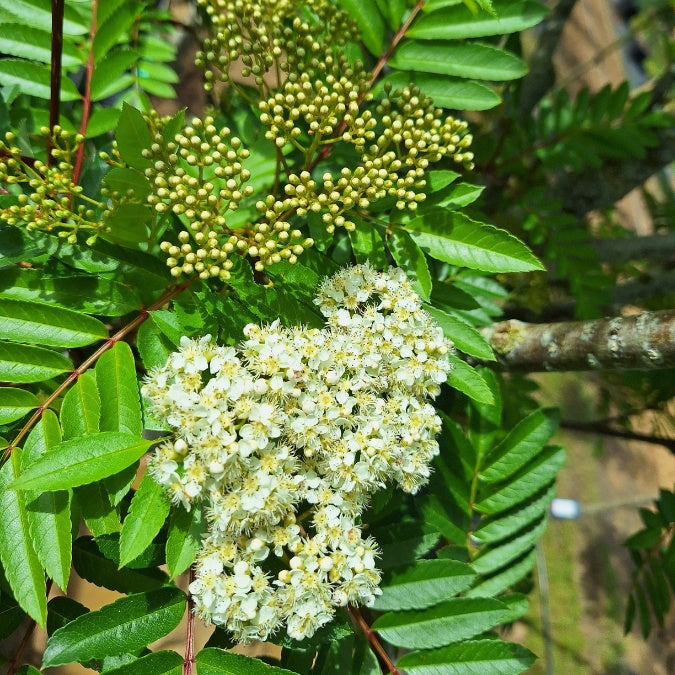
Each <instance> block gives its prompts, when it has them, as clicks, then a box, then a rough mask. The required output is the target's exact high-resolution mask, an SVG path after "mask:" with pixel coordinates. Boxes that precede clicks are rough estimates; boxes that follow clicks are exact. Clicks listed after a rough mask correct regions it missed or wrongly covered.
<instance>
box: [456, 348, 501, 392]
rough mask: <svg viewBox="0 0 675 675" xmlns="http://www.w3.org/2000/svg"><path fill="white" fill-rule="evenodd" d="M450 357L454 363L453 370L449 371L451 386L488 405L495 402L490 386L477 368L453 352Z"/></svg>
mask: <svg viewBox="0 0 675 675" xmlns="http://www.w3.org/2000/svg"><path fill="white" fill-rule="evenodd" d="M448 358H449V359H450V363H451V364H452V370H451V371H450V372H449V373H448V384H449V385H450V386H451V387H454V388H455V389H457V390H458V391H461V392H462V393H463V394H466V395H467V396H468V397H469V398H472V399H473V400H474V401H478V402H479V403H486V404H488V405H490V404H492V403H494V396H493V394H492V391H491V390H490V387H488V385H487V384H486V383H485V380H484V379H483V377H482V376H481V374H480V373H479V372H478V371H477V370H476V369H475V368H473V367H472V366H470V365H469V364H468V363H466V361H462V359H460V358H458V357H457V356H453V355H452V354H451V355H450V356H449V357H448Z"/></svg>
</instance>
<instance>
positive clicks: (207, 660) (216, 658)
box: [196, 647, 293, 675]
mask: <svg viewBox="0 0 675 675" xmlns="http://www.w3.org/2000/svg"><path fill="white" fill-rule="evenodd" d="M196 661H197V675H242V674H243V673H246V675H293V673H292V672H291V671H290V670H286V669H285V668H276V667H275V666H269V665H267V664H266V663H264V662H263V661H260V660H259V659H253V658H251V657H250V656H243V655H242V654H233V653H232V652H226V651H224V650H223V649H218V648H217V647H208V648H207V649H202V650H201V651H200V652H199V654H197V658H196Z"/></svg>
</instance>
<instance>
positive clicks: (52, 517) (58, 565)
mask: <svg viewBox="0 0 675 675" xmlns="http://www.w3.org/2000/svg"><path fill="white" fill-rule="evenodd" d="M60 442H61V428H60V426H59V422H58V420H57V419H56V415H55V414H54V413H53V412H52V411H51V410H45V412H44V413H43V415H42V418H41V419H40V421H39V422H38V423H37V424H36V425H35V427H33V430H32V431H31V432H30V435H29V436H28V438H27V439H26V443H25V445H24V450H23V453H22V455H21V470H22V471H23V470H25V469H26V468H27V467H29V466H30V465H31V464H32V463H33V462H35V461H36V460H37V459H38V458H39V457H43V456H44V455H45V454H47V453H50V452H52V451H53V450H54V448H55V447H57V446H58V444H59V443H60ZM24 499H25V501H26V510H27V515H28V529H29V532H30V536H31V540H32V542H33V546H34V548H35V552H36V554H37V557H38V559H39V560H40V563H41V564H42V566H43V567H44V568H45V571H46V572H47V575H48V576H49V577H51V578H52V579H54V581H55V582H56V583H57V585H58V586H59V588H61V589H62V590H63V591H65V590H66V588H67V587H68V579H69V578H70V563H71V545H72V536H71V527H72V524H71V520H70V494H69V493H68V492H67V491H65V490H58V491H55V492H43V491H42V490H36V491H26V493H25V494H24Z"/></svg>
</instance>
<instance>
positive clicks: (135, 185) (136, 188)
mask: <svg viewBox="0 0 675 675" xmlns="http://www.w3.org/2000/svg"><path fill="white" fill-rule="evenodd" d="M103 183H104V184H105V185H106V187H108V188H109V189H110V190H114V191H116V192H119V193H120V194H122V195H124V194H126V193H127V192H128V191H129V190H133V193H134V197H136V199H144V198H145V197H147V196H148V195H149V194H150V190H151V187H150V183H149V182H148V179H147V178H146V177H145V176H144V175H143V174H142V173H141V172H140V171H135V170H134V169H126V168H124V167H121V166H116V167H114V168H112V169H111V170H110V171H108V173H107V174H106V175H105V176H104V178H103Z"/></svg>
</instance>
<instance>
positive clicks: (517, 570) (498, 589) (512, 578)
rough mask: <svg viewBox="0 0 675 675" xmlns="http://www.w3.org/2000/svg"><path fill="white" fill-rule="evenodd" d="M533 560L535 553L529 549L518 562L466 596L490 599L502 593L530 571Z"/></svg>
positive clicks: (480, 584)
mask: <svg viewBox="0 0 675 675" xmlns="http://www.w3.org/2000/svg"><path fill="white" fill-rule="evenodd" d="M535 558H536V551H535V550H534V549H530V552H529V553H528V554H527V555H525V556H524V557H523V558H521V559H520V560H518V561H516V562H512V563H511V564H510V565H508V566H507V567H506V568H505V569H504V570H503V571H499V572H498V573H497V574H494V575H493V576H491V577H488V578H487V579H484V580H483V581H481V582H480V583H479V584H478V585H476V586H474V587H473V588H471V589H469V590H468V591H467V592H466V596H467V597H469V598H484V597H489V598H491V597H494V596H496V595H499V594H500V593H504V592H505V591H507V590H509V589H511V588H512V587H513V585H514V584H516V583H517V582H519V581H520V580H521V579H523V578H524V577H526V576H527V575H528V574H529V573H530V572H531V571H532V568H533V567H534V562H535Z"/></svg>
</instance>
